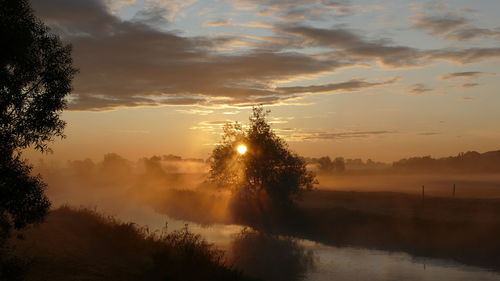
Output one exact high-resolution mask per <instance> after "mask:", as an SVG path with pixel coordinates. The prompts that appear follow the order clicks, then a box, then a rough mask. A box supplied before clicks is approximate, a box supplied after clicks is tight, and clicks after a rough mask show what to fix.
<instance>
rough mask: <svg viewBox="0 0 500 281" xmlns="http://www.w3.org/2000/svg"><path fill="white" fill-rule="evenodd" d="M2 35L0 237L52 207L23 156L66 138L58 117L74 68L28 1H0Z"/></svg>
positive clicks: (68, 54) (68, 52) (67, 48)
mask: <svg viewBox="0 0 500 281" xmlns="http://www.w3.org/2000/svg"><path fill="white" fill-rule="evenodd" d="M0 35H1V38H2V39H3V41H2V44H0V234H2V236H3V237H5V236H6V235H8V233H9V230H10V228H12V227H14V228H21V227H24V226H26V225H27V224H31V223H35V222H38V221H40V220H41V219H42V218H43V217H44V215H45V214H46V212H47V210H48V208H49V206H50V202H49V200H48V199H47V197H46V196H45V194H44V189H45V184H44V183H43V182H42V180H41V178H40V177H39V176H32V175H31V166H30V165H28V164H27V163H26V161H24V160H22V158H21V155H22V150H23V149H25V148H28V147H32V148H34V149H36V150H39V151H41V152H45V151H47V150H48V149H49V148H48V143H49V142H51V141H52V140H54V138H55V137H64V134H63V129H64V126H65V122H64V121H63V120H61V119H60V114H61V112H62V110H63V109H65V108H66V96H67V95H68V94H69V93H70V92H71V89H72V88H71V81H72V79H73V76H74V74H75V73H76V69H75V68H73V66H72V59H71V47H70V46H69V45H65V44H63V43H62V42H61V41H60V40H59V38H58V37H57V36H56V35H53V34H51V33H50V32H49V29H48V27H47V26H45V25H44V24H43V23H42V22H41V21H40V20H38V19H37V18H36V17H35V16H34V15H33V11H32V9H31V7H30V5H29V1H27V0H16V1H13V0H0ZM0 238H1V237H0ZM0 240H1V239H0ZM0 242H1V241H0ZM0 246H1V243H0Z"/></svg>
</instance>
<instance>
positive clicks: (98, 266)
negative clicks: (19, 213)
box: [11, 207, 249, 281]
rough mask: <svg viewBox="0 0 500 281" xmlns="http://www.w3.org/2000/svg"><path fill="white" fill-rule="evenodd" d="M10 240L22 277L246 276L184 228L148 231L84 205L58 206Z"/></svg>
mask: <svg viewBox="0 0 500 281" xmlns="http://www.w3.org/2000/svg"><path fill="white" fill-rule="evenodd" d="M22 234H23V236H24V237H25V239H24V240H13V241H11V242H12V245H13V247H14V248H15V255H17V256H18V257H22V258H24V259H25V260H29V261H30V266H28V267H27V271H26V275H25V280H52V281H58V280H65V281H66V280H110V281H112V280H120V281H127V280H174V281H175V280H182V281H190V280H192V281H195V280H196V281H198V280H249V279H248V278H246V277H244V276H242V274H241V273H240V272H239V271H237V270H235V269H233V268H232V267H231V266H230V265H228V264H226V263H225V262H224V258H223V252H222V251H220V250H218V249H217V248H216V247H214V245H212V244H210V243H208V242H206V241H205V240H204V239H203V238H202V237H201V236H200V235H197V234H193V233H192V232H190V231H189V230H188V228H187V226H186V227H184V228H183V229H181V230H177V231H173V232H167V231H166V230H165V231H163V232H161V233H160V232H151V231H149V229H148V228H144V227H139V226H137V225H136V224H134V223H123V222H120V221H118V220H116V219H114V218H112V217H107V216H104V215H102V214H99V213H97V212H95V211H92V210H89V209H73V208H70V207H61V208H59V209H57V210H54V211H52V212H51V213H50V215H49V216H48V218H47V221H46V222H45V223H43V224H41V225H39V226H37V227H35V228H32V229H29V230H27V231H24V232H23V233H22Z"/></svg>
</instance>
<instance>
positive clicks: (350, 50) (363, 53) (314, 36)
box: [277, 25, 423, 67]
mask: <svg viewBox="0 0 500 281" xmlns="http://www.w3.org/2000/svg"><path fill="white" fill-rule="evenodd" d="M277 31H278V32H281V33H284V34H287V35H291V36H298V37H301V38H302V39H304V40H303V43H302V44H303V46H304V47H307V46H323V47H330V48H334V49H338V50H340V51H342V52H343V53H345V54H347V55H350V56H354V57H361V58H369V59H376V60H379V61H380V62H382V63H383V64H386V65H389V66H394V67H401V66H409V65H418V64H421V63H422V61H421V60H422V57H423V54H422V52H420V51H419V50H417V49H414V48H410V47H405V46H397V45H392V44H390V41H389V40H387V39H386V40H373V41H369V40H366V39H364V38H363V37H362V36H360V35H358V34H356V33H354V32H352V31H350V30H347V29H345V28H342V27H338V28H332V29H324V28H315V27H311V26H305V25H294V26H291V25H281V26H278V27H277Z"/></svg>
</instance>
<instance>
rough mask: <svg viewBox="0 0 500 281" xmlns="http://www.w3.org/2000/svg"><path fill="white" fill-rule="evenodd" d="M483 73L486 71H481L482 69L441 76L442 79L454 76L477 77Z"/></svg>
mask: <svg viewBox="0 0 500 281" xmlns="http://www.w3.org/2000/svg"><path fill="white" fill-rule="evenodd" d="M483 74H485V73H484V72H480V71H464V72H453V73H450V74H446V75H442V76H441V77H440V78H441V79H442V80H448V79H453V78H477V77H479V76H480V75H483Z"/></svg>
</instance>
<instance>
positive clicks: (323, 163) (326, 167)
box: [318, 156, 335, 173]
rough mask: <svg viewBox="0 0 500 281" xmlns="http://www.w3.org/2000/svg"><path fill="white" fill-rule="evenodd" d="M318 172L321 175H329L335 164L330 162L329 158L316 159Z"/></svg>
mask: <svg viewBox="0 0 500 281" xmlns="http://www.w3.org/2000/svg"><path fill="white" fill-rule="evenodd" d="M318 165H319V167H318V168H319V171H320V172H322V173H330V172H332V171H333V169H334V168H335V164H334V163H333V162H332V159H330V157H329V156H325V157H321V158H319V159H318Z"/></svg>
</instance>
